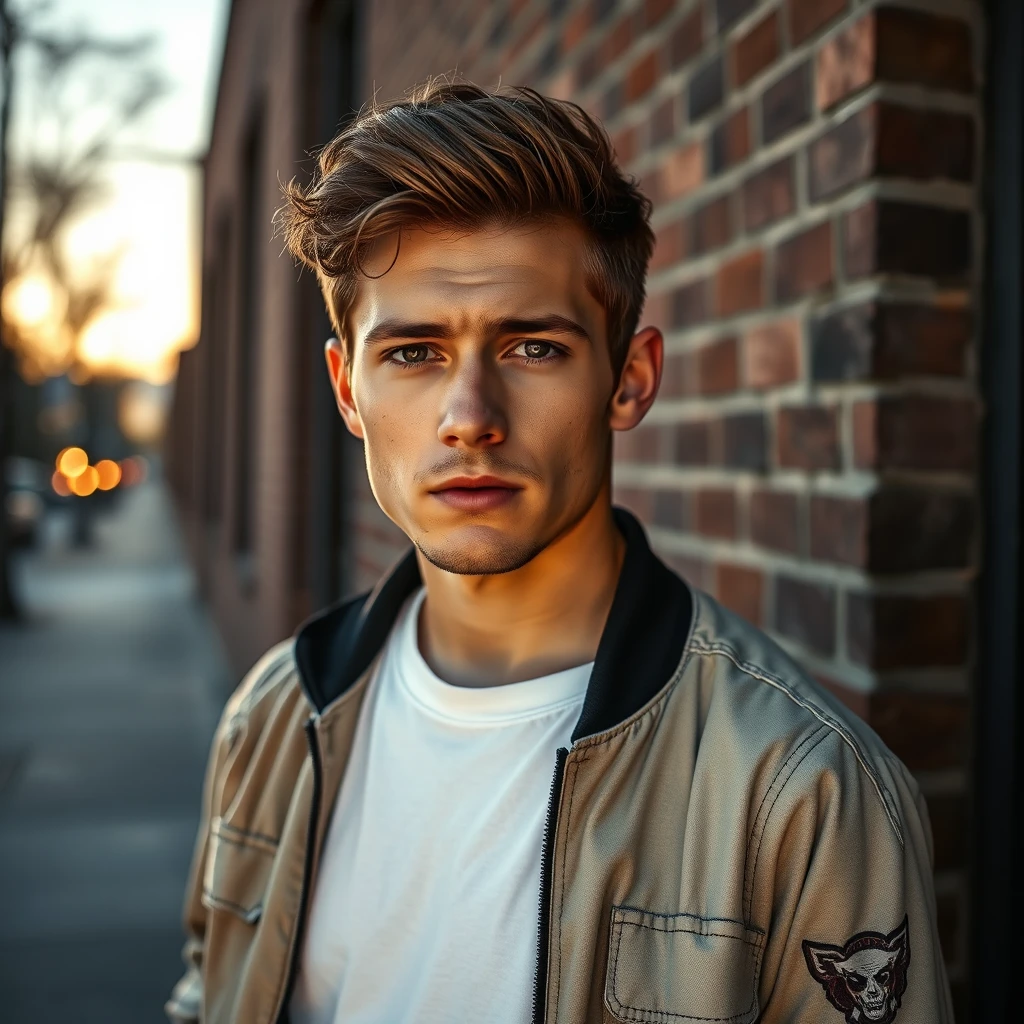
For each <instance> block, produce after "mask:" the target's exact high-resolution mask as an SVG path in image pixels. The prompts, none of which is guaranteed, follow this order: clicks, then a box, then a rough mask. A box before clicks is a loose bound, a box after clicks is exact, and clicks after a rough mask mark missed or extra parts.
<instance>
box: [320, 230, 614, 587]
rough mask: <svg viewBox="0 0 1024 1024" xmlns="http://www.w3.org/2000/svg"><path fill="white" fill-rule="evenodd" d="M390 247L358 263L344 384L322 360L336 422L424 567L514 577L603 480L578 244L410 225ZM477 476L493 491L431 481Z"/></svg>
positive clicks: (605, 395) (608, 386)
mask: <svg viewBox="0 0 1024 1024" xmlns="http://www.w3.org/2000/svg"><path fill="white" fill-rule="evenodd" d="M396 242H397V236H391V237H390V238H388V239H386V240H384V242H382V243H381V244H379V245H378V246H377V250H376V251H375V252H374V253H373V254H371V257H370V259H369V261H368V262H367V264H366V267H365V269H366V271H367V272H368V274H370V275H378V274H379V276H362V277H360V281H359V289H358V296H357V299H356V302H355V304H354V305H353V307H352V309H351V311H350V314H349V318H348V322H349V325H350V330H351V331H352V335H353V336H352V339H351V365H350V368H349V379H348V382H347V384H346V383H345V382H344V381H341V382H340V383H339V374H338V367H337V365H336V363H332V376H334V378H335V385H336V387H337V388H338V394H339V404H340V405H341V407H342V412H343V415H344V416H345V419H346V423H347V425H348V426H349V429H350V430H352V432H353V433H355V434H356V435H357V436H361V437H362V438H363V439H364V443H365V449H366V465H367V470H368V472H369V478H370V484H371V487H372V488H373V493H374V495H375V497H376V499H377V501H378V502H379V504H380V506H381V508H382V509H383V510H384V512H385V513H386V514H387V515H388V516H389V518H391V519H392V520H393V521H394V522H395V523H396V524H397V525H398V526H399V527H401V529H402V530H403V531H404V532H405V533H406V534H407V535H408V537H409V538H410V540H412V542H413V543H414V544H415V545H416V546H417V547H418V548H419V550H420V551H421V552H422V553H423V555H424V556H425V557H426V558H427V559H428V560H429V561H430V562H432V563H433V564H434V565H436V566H438V567H439V568H441V569H444V570H446V571H448V572H453V573H460V574H470V575H483V574H492V573H501V572H508V571H511V570H513V569H517V568H519V567H520V566H522V565H525V564H526V563H527V562H529V561H530V560H531V559H532V558H533V557H534V556H535V555H537V554H538V553H539V552H540V551H542V550H543V549H544V548H545V547H546V546H547V545H548V544H550V543H551V542H552V541H553V540H554V539H556V538H557V537H558V536H559V535H560V534H561V533H562V532H564V531H565V530H567V529H568V528H569V527H571V526H572V525H573V524H575V523H576V522H577V521H578V520H579V519H580V518H581V517H582V516H583V515H584V514H585V513H586V512H587V511H588V510H589V509H590V508H591V507H592V506H593V505H594V502H595V500H596V499H597V497H598V495H599V493H600V492H601V489H602V487H603V486H604V485H605V482H606V477H607V474H608V471H609V466H610V445H611V436H610V431H609V415H608V407H609V399H610V398H611V396H612V393H613V392H614V390H615V387H614V382H613V375H612V367H611V361H610V357H609V351H608V340H607V331H606V320H605V314H604V310H603V309H602V307H601V305H600V304H599V303H598V302H597V300H596V299H595V298H594V297H593V296H592V295H591V294H590V292H589V291H588V290H587V287H586V284H585V280H584V263H585V260H584V253H585V238H584V235H583V233H582V231H581V230H579V229H577V228H576V227H574V226H573V225H571V224H567V223H561V222H558V223H542V224H531V225H528V226H525V227H521V228H514V229H497V228H495V229H481V230H477V231H473V232H469V233H466V232H462V233H455V232H452V231H445V230H430V229H410V230H403V231H402V236H401V244H400V246H399V247H398V255H397V258H394V257H395V246H396ZM392 258H394V263H393V265H391V261H392ZM389 265H390V269H387V268H388V267H389ZM384 271H386V272H384ZM334 358H335V359H336V358H337V356H335V357H334ZM345 392H348V394H347V395H346V394H345ZM346 402H348V403H349V405H350V407H349V408H346ZM483 475H487V476H492V477H496V478H498V480H499V481H500V482H501V483H503V484H505V485H507V487H506V488H499V489H493V488H488V489H484V490H480V491H473V490H472V489H462V488H457V489H448V488H446V485H448V484H449V483H450V481H452V480H453V478H456V477H480V476H483Z"/></svg>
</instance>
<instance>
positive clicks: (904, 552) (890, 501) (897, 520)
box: [866, 485, 977, 573]
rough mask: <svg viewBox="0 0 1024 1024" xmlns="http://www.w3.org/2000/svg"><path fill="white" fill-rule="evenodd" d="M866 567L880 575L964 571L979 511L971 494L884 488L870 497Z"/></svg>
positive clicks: (972, 545)
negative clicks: (947, 570)
mask: <svg viewBox="0 0 1024 1024" xmlns="http://www.w3.org/2000/svg"><path fill="white" fill-rule="evenodd" d="M869 515H870V518H869V525H868V531H869V532H868V561H867V566H866V568H868V569H869V570H870V571H871V572H875V573H911V572H926V571H930V570H933V569H965V568H967V567H969V566H970V565H971V561H972V558H973V552H974V537H975V532H976V529H977V527H976V507H975V501H974V497H973V495H972V494H970V493H964V492H962V491H952V490H940V489H924V488H917V487H899V486H893V485H889V486H885V487H883V488H882V489H880V490H879V491H877V492H876V493H875V494H873V495H872V496H871V501H870V513H869Z"/></svg>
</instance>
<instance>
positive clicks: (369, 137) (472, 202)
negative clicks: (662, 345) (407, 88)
mask: <svg viewBox="0 0 1024 1024" xmlns="http://www.w3.org/2000/svg"><path fill="white" fill-rule="evenodd" d="M284 193H285V199H286V202H285V205H284V206H283V207H282V208H281V209H280V210H279V211H278V217H279V226H280V227H281V228H282V230H283V234H284V237H285V240H286V243H287V246H288V248H289V250H290V251H291V252H292V253H293V254H294V255H295V256H296V257H298V259H300V260H301V261H302V262H303V263H305V264H306V265H307V266H309V267H312V268H313V269H314V270H315V271H316V273H317V276H318V278H319V281H320V287H321V289H322V290H323V293H324V299H325V300H326V303H327V309H328V312H329V313H330V316H331V321H332V323H333V325H334V329H335V330H336V331H337V332H338V337H339V339H341V341H342V342H343V345H344V346H345V349H346V352H347V354H348V356H349V358H350V357H351V339H350V338H349V336H348V333H349V332H348V331H347V330H345V326H344V325H345V320H346V316H347V314H348V311H349V309H350V308H351V305H352V303H353V301H354V299H355V294H356V283H357V275H358V274H359V273H360V271H361V260H362V259H363V258H364V256H365V253H366V250H367V247H368V246H369V245H370V244H371V243H372V242H373V241H375V240H376V239H379V238H381V237H382V236H384V235H386V234H389V233H390V232H393V231H395V230H396V229H398V228H401V227H407V226H428V225H437V226H444V227H448V226H450V227H454V228H465V229H470V230H471V229H473V228H476V227H479V226H480V225H482V224H484V223H491V222H497V223H499V224H506V225H508V226H512V225H515V224H518V223H522V222H524V221H529V220H533V219H539V218H545V217H565V218H567V219H569V220H571V221H573V222H575V223H576V224H578V225H580V226H581V227H582V228H583V229H584V230H585V232H586V234H587V236H588V238H589V240H590V242H591V246H590V251H589V252H588V254H587V264H588V265H587V287H588V289H589V290H590V291H591V293H592V294H593V295H594V297H595V298H596V299H597V301H598V302H600V303H601V305H602V306H603V307H604V310H605V315H606V318H607V324H608V347H609V351H610V355H611V361H612V367H613V369H614V371H615V375H616V378H617V377H618V374H619V372H620V371H621V369H622V364H623V362H624V360H625V355H626V351H627V348H628V345H629V340H630V338H631V337H632V336H633V333H634V332H635V330H636V326H637V321H638V319H639V317H640V312H641V310H642V309H643V304H644V282H645V278H646V275H647V264H648V261H649V260H650V257H651V251H652V249H653V247H654V235H653V233H652V231H651V228H650V225H649V223H648V220H649V217H650V212H651V203H650V200H649V199H647V197H646V196H644V195H643V193H642V192H640V190H639V188H638V187H637V185H636V182H635V181H634V180H633V179H631V178H626V177H625V176H624V175H623V174H622V172H621V171H620V170H619V168H618V167H617V166H616V164H615V156H614V152H613V150H612V146H611V143H610V141H609V139H608V135H607V134H606V132H605V131H604V129H603V128H602V127H601V126H600V125H599V124H598V123H597V122H596V121H595V120H594V119H593V118H592V117H590V116H589V115H588V114H587V113H586V112H585V111H584V110H583V109H582V108H581V107H579V106H578V105H577V104H575V103H570V102H568V101H564V100H556V99H552V98H550V97H547V96H542V95H541V94H540V93H538V92H537V91H536V90H534V89H530V88H526V87H517V88H512V89H503V90H499V91H496V92H489V91H487V90H485V89H482V88H480V87H479V86H476V85H472V84H470V83H468V82H462V81H457V80H450V79H434V80H432V81H430V82H428V83H427V84H426V85H423V86H421V87H419V88H417V89H415V90H413V91H412V92H411V93H409V95H408V96H407V97H406V98H405V99H402V100H397V101H394V102H391V103H387V104H383V105H376V104H372V105H370V106H368V107H367V108H364V110H363V111H362V112H361V113H360V114H359V115H358V116H357V117H356V118H355V119H354V120H353V121H352V122H351V123H350V124H349V125H348V126H347V127H346V128H344V130H343V131H342V132H341V133H340V134H339V135H338V136H337V137H336V138H334V139H333V140H332V141H331V142H330V143H329V144H328V145H327V146H326V147H325V148H324V149H323V151H322V152H321V153H320V156H319V160H318V165H317V170H316V173H315V174H314V176H313V180H312V181H311V182H310V183H309V185H308V186H306V187H303V186H302V185H300V184H298V183H297V182H296V181H295V180H294V179H293V180H292V181H291V182H289V183H288V184H287V185H286V186H285V187H284ZM396 255H397V254H396Z"/></svg>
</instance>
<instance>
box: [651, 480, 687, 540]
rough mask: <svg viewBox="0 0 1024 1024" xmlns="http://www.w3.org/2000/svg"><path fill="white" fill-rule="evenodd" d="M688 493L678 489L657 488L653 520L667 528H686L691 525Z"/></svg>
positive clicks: (652, 513) (652, 514) (652, 511)
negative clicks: (685, 493)
mask: <svg viewBox="0 0 1024 1024" xmlns="http://www.w3.org/2000/svg"><path fill="white" fill-rule="evenodd" d="M687 498H688V495H684V494H683V492H682V491H680V490H677V489H672V490H668V489H665V488H661V487H659V488H657V489H656V490H655V491H654V505H653V508H652V510H651V522H652V523H654V524H655V526H662V527H664V528H665V529H666V530H686V529H689V526H690V510H689V503H688V501H687V500H686V499H687Z"/></svg>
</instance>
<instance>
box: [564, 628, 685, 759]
mask: <svg viewBox="0 0 1024 1024" xmlns="http://www.w3.org/2000/svg"><path fill="white" fill-rule="evenodd" d="M692 653H693V652H692V651H691V650H690V648H689V647H684V648H683V653H682V655H681V656H680V658H679V664H678V665H677V666H676V668H675V671H674V672H673V673H672V675H671V676H670V677H669V680H668V682H666V683H665V685H664V686H663V687H662V688H661V689H660V690H659V691H658V692H657V693H656V694H655V695H654V696H653V697H652V698H651V699H650V701H649V702H648V703H647V704H646V705H644V707H642V708H640V709H639V710H638V711H635V712H634V713H633V714H632V715H630V717H629V718H627V719H626V720H625V721H624V722H621V723H620V724H619V725H617V726H615V727H614V728H613V729H608V730H606V731H605V732H599V733H595V734H594V735H593V736H586V737H584V738H583V739H581V740H577V741H576V742H575V743H574V744H573V750H586V749H592V748H594V747H599V746H602V745H603V744H605V743H610V742H611V741H612V740H613V739H615V737H616V736H618V735H619V734H620V733H623V732H628V731H629V730H630V729H632V728H633V726H634V725H636V724H637V722H642V721H643V720H644V719H645V718H646V717H647V716H648V715H651V714H654V713H655V712H656V711H658V709H659V705H661V704H664V703H665V702H666V701H667V700H668V698H669V697H670V696H671V695H672V692H673V691H674V690H675V688H676V687H677V686H678V685H679V681H680V680H681V679H682V677H683V673H684V672H685V670H686V666H687V663H688V662H689V660H690V655H691V654H692Z"/></svg>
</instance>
